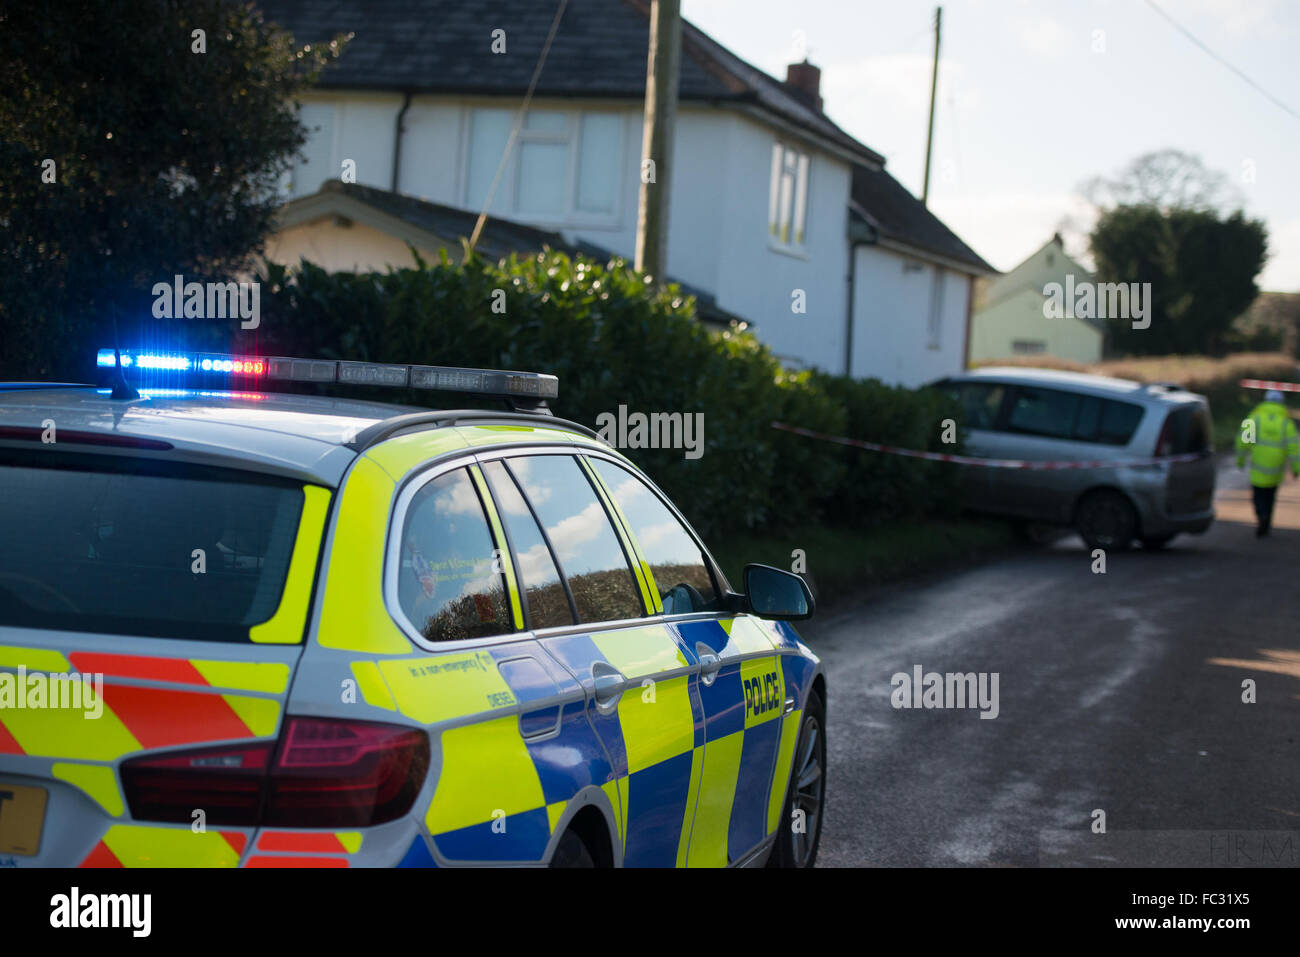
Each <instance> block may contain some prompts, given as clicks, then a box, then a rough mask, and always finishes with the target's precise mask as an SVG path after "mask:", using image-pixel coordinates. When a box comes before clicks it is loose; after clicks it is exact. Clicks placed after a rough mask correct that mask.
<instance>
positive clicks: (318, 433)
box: [0, 383, 572, 485]
mask: <svg viewBox="0 0 1300 957" xmlns="http://www.w3.org/2000/svg"><path fill="white" fill-rule="evenodd" d="M421 413H423V414H425V415H426V416H428V417H429V419H430V420H432V419H433V418H434V417H435V416H438V415H440V414H441V415H443V416H446V417H447V418H448V420H449V421H450V420H451V419H453V418H454V417H455V414H458V413H453V412H452V411H447V412H444V413H435V412H434V411H432V410H430V409H426V408H417V407H413V406H404V405H395V404H390V403H385V402H367V401H360V400H354V399H346V398H330V397H323V396H308V395H295V394H289V393H275V392H220V391H199V390H182V389H176V390H166V391H165V392H162V391H150V390H141V395H140V398H138V399H131V400H121V399H113V398H111V397H110V395H109V390H108V389H102V388H96V387H94V386H68V385H62V384H60V385H52V386H49V387H40V386H39V385H37V384H32V383H21V384H20V383H13V384H4V383H0V447H7V448H15V447H16V448H31V447H32V442H33V440H34V439H35V440H36V441H39V438H40V433H41V432H42V431H43V430H44V427H45V421H46V420H47V419H48V420H51V421H52V422H53V423H54V425H55V432H54V439H55V444H57V445H61V447H63V448H66V449H68V450H81V451H109V452H115V453H119V454H124V455H132V454H144V455H157V454H158V453H159V452H170V453H172V456H174V457H176V458H179V459H183V460H184V461H187V462H195V463H200V464H211V465H224V466H228V467H235V468H249V469H253V470H256V471H265V472H271V473H278V474H282V475H287V476H291V477H295V478H301V479H304V480H307V481H311V482H317V483H321V484H326V485H337V484H338V483H339V482H340V481H341V479H342V477H343V473H344V472H345V471H346V469H347V467H348V465H349V464H350V463H351V462H352V460H353V459H354V458H355V457H356V456H357V454H358V449H357V448H355V447H354V446H349V443H353V444H354V445H355V443H356V441H357V438H358V436H359V435H364V434H367V433H366V430H367V429H370V430H371V433H369V434H373V433H374V431H375V429H376V427H379V426H380V424H381V423H385V422H389V421H396V422H400V421H401V420H400V419H396V418H395V417H398V416H410V415H418V414H421ZM465 415H466V416H467V417H468V416H473V415H483V413H482V412H468V413H465ZM493 415H495V413H493ZM499 417H500V418H502V419H510V420H512V421H519V422H520V424H525V425H526V424H528V423H529V422H531V423H532V424H533V425H534V427H536V428H539V429H546V428H550V427H560V428H565V430H566V431H568V428H572V426H570V424H569V423H565V422H563V420H556V419H553V418H550V417H544V416H538V415H528V414H521V413H514V414H511V413H507V412H502V413H500V415H499ZM566 427H568V428H566ZM176 453H179V454H176ZM172 456H169V457H172Z"/></svg>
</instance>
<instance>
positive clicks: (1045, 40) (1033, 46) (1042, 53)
mask: <svg viewBox="0 0 1300 957" xmlns="http://www.w3.org/2000/svg"><path fill="white" fill-rule="evenodd" d="M1010 28H1011V33H1012V35H1013V36H1014V37H1015V40H1016V44H1017V45H1018V46H1019V47H1020V48H1021V49H1022V50H1024V51H1026V52H1028V53H1031V54H1033V55H1034V56H1037V57H1041V58H1043V59H1045V60H1058V59H1061V58H1063V57H1064V56H1066V55H1067V54H1068V53H1070V52H1072V50H1073V48H1075V47H1076V46H1077V47H1078V49H1081V50H1086V49H1087V43H1088V42H1089V41H1090V40H1091V33H1089V34H1088V36H1086V37H1083V38H1079V37H1075V36H1072V35H1071V32H1070V31H1069V30H1067V29H1066V28H1065V27H1064V26H1062V25H1061V24H1060V23H1058V22H1057V21H1056V20H1053V19H1052V18H1051V17H1045V16H1041V15H1039V16H1033V17H1016V18H1015V19H1013V20H1012V21H1011V23H1010Z"/></svg>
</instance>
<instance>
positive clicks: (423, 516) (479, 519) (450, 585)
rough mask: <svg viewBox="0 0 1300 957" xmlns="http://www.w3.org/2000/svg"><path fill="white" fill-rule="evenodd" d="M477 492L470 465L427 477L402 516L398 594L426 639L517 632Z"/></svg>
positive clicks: (472, 636)
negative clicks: (404, 515) (430, 478)
mask: <svg viewBox="0 0 1300 957" xmlns="http://www.w3.org/2000/svg"><path fill="white" fill-rule="evenodd" d="M495 548H496V545H495V543H494V542H493V539H492V532H491V530H490V529H489V527H488V522H487V516H486V515H485V514H484V512H483V503H482V501H481V500H480V499H479V496H478V491H477V490H476V489H475V488H474V483H473V481H472V480H471V479H470V477H469V473H468V472H466V471H465V469H456V470H455V471H452V472H447V473H446V474H444V475H440V476H438V477H437V478H435V479H433V480H431V481H429V482H428V483H426V484H425V485H424V486H423V487H422V488H421V489H420V490H419V491H417V492H416V493H415V496H414V497H413V498H412V499H411V502H410V505H409V506H408V507H407V510H406V517H405V519H404V520H403V522H402V538H401V559H400V563H399V567H398V570H397V576H398V577H397V598H398V604H399V605H400V606H401V609H402V612H403V613H404V614H405V615H406V617H407V618H408V619H409V620H410V622H411V623H412V624H413V625H414V626H415V627H416V629H417V630H418V631H419V632H420V634H421V635H423V636H424V638H425V640H426V641H460V640H462V639H465V638H485V637H487V636H489V635H499V634H503V633H506V632H512V631H514V630H515V629H514V622H513V621H512V620H511V616H510V610H509V603H508V602H507V601H506V587H505V578H504V575H503V573H502V572H500V571H494V570H493V568H494V566H495V567H496V568H498V569H499V568H500V567H501V566H500V564H499V563H495V562H494V561H493V557H494V556H493V552H494V550H495Z"/></svg>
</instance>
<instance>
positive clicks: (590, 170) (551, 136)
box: [465, 108, 623, 225]
mask: <svg viewBox="0 0 1300 957" xmlns="http://www.w3.org/2000/svg"><path fill="white" fill-rule="evenodd" d="M514 121H515V114H514V112H513V111H511V110H506V109H495V108H483V109H475V110H472V111H470V115H469V129H468V133H467V136H466V141H467V143H468V146H467V150H468V155H467V157H466V164H465V169H466V174H465V205H466V207H467V208H469V209H471V210H475V211H477V210H480V209H482V208H483V204H484V203H485V202H486V201H487V197H488V193H489V191H490V190H491V188H492V181H493V180H494V179H495V178H496V175H497V167H498V165H499V164H500V162H501V157H502V154H504V153H505V151H506V146H507V144H508V143H509V142H510V130H511V129H512V128H513V126H514ZM622 151H623V118H622V116H621V115H620V114H617V113H601V112H587V111H581V110H529V111H528V115H527V116H526V117H525V118H524V122H523V124H522V125H521V126H520V128H519V135H518V136H517V137H516V139H515V145H514V148H513V149H512V150H511V151H510V156H509V157H508V158H507V159H506V163H505V168H504V169H503V170H502V173H501V180H500V182H499V183H498V184H497V188H496V195H495V198H494V199H493V202H492V210H493V211H494V212H497V213H501V214H504V215H511V214H513V215H517V216H520V217H522V218H525V219H533V220H541V221H544V222H555V223H590V224H595V225H600V224H610V225H613V224H615V223H616V221H617V216H618V199H619V187H620V185H621V177H620V170H621V168H622V164H621V163H620V159H621V157H622Z"/></svg>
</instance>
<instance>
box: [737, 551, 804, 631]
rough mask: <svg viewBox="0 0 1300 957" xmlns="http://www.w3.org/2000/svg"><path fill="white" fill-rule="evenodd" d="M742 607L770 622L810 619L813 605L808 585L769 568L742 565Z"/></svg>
mask: <svg viewBox="0 0 1300 957" xmlns="http://www.w3.org/2000/svg"><path fill="white" fill-rule="evenodd" d="M744 579H745V605H746V610H747V611H748V612H749V613H750V614H751V615H757V616H758V617H759V618H768V619H771V620H773V621H801V620H803V619H805V618H811V617H812V615H813V611H814V610H815V605H814V602H813V596H812V592H811V591H809V590H808V583H807V582H805V581H804V580H803V579H802V578H800V577H799V576H798V575H795V574H793V573H791V572H787V571H783V570H782V569H780V568H773V567H771V566H770V565H746V566H745V571H744Z"/></svg>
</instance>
